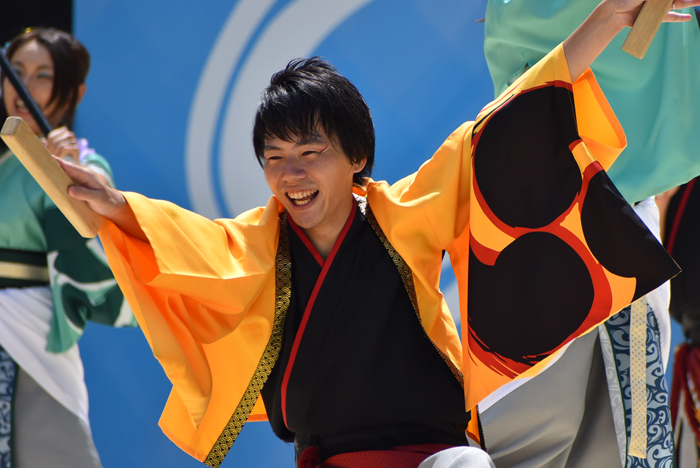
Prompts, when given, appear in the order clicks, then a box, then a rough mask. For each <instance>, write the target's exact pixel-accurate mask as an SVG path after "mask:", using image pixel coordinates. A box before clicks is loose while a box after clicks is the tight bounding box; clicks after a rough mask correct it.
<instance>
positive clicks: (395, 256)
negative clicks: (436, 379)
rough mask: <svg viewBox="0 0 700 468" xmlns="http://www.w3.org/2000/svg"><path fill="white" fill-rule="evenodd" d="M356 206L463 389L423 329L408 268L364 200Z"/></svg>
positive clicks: (461, 378) (459, 377)
mask: <svg viewBox="0 0 700 468" xmlns="http://www.w3.org/2000/svg"><path fill="white" fill-rule="evenodd" d="M358 206H359V208H360V210H361V211H362V212H363V214H364V215H365V217H366V218H367V221H368V222H369V225H370V226H372V229H373V230H374V233H375V234H376V235H377V237H378V238H379V240H380V241H381V242H382V244H384V247H385V248H386V250H387V251H388V252H389V256H390V257H391V260H392V261H393V262H394V265H396V269H397V270H399V276H401V281H403V284H404V287H405V288H406V292H407V293H408V297H409V298H410V299H411V304H412V305H413V310H414V311H415V313H416V317H418V321H419V322H420V324H421V328H422V329H423V333H425V336H426V338H428V340H429V341H430V343H432V345H433V347H434V348H435V350H436V351H437V352H438V354H440V356H441V357H442V359H443V360H444V361H445V364H447V367H449V368H450V371H452V374H453V375H454V376H455V378H456V379H457V381H458V382H459V384H460V385H461V386H462V388H464V375H463V374H462V371H461V370H459V369H458V368H457V366H455V364H454V363H453V362H452V360H451V359H450V358H449V357H447V355H446V354H445V353H444V352H442V350H441V349H440V348H438V347H437V346H436V345H435V343H433V340H431V339H430V336H428V333H427V332H426V331H425V328H424V327H423V321H422V320H421V317H420V312H419V311H418V297H417V296H416V287H415V284H414V283H413V272H412V271H411V269H410V268H409V266H408V265H407V264H406V261H405V260H404V259H403V257H402V256H401V255H399V253H398V252H397V251H396V249H395V248H394V246H393V245H391V243H390V242H389V239H387V237H386V234H384V231H383V230H382V228H381V226H380V225H379V223H378V222H377V218H375V217H374V213H372V209H371V208H370V206H369V204H368V203H367V202H366V200H363V199H361V198H358Z"/></svg>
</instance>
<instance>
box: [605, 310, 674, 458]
mask: <svg viewBox="0 0 700 468" xmlns="http://www.w3.org/2000/svg"><path fill="white" fill-rule="evenodd" d="M630 316H631V309H630V307H626V308H625V309H623V310H622V311H621V312H619V313H618V314H616V315H614V316H613V317H611V318H610V319H609V320H608V321H607V322H606V323H605V328H606V330H607V333H608V335H609V337H610V343H611V345H612V349H613V353H614V355H615V363H616V365H617V378H618V381H619V383H620V389H621V393H622V402H623V405H624V409H625V425H626V428H627V440H628V444H629V439H630V437H631V434H632V429H631V424H632V389H631V387H630V376H629V371H630V342H629V330H630ZM659 343H660V336H659V327H658V324H657V322H656V317H655V316H654V312H653V311H652V310H651V308H650V307H649V306H648V305H647V339H646V347H647V434H648V435H647V458H646V459H642V458H637V457H632V456H629V455H627V462H626V464H625V468H673V467H675V461H674V458H675V444H674V440H673V430H672V427H671V409H670V407H669V393H668V387H667V384H666V379H665V376H664V375H665V374H664V367H663V364H662V357H661V347H660V345H659Z"/></svg>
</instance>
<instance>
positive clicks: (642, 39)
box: [622, 0, 673, 59]
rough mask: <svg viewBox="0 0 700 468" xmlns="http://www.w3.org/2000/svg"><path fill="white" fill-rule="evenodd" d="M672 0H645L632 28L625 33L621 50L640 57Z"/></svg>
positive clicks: (645, 51)
mask: <svg viewBox="0 0 700 468" xmlns="http://www.w3.org/2000/svg"><path fill="white" fill-rule="evenodd" d="M672 3H673V0H647V1H646V2H644V6H642V10H641V11H640V12H639V15H638V16H637V19H636V20H635V21H634V25H633V26H632V30H631V31H630V32H629V34H628V35H627V39H625V42H624V44H622V50H624V51H625V52H627V53H628V54H630V55H633V56H635V57H637V58H638V59H641V58H643V57H644V54H646V53H647V49H649V46H650V45H651V41H653V40H654V36H655V35H656V32H657V31H658V30H659V27H660V26H661V23H662V22H663V20H664V16H666V13H668V11H669V10H670V9H671V5H672Z"/></svg>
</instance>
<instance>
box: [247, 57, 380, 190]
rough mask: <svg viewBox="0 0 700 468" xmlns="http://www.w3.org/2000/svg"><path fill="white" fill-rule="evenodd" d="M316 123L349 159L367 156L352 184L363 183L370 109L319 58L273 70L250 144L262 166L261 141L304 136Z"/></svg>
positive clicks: (368, 168) (369, 162)
mask: <svg viewBox="0 0 700 468" xmlns="http://www.w3.org/2000/svg"><path fill="white" fill-rule="evenodd" d="M319 125H321V127H322V128H323V130H324V131H325V132H326V135H328V137H329V138H330V139H331V140H332V141H333V143H335V144H337V145H339V146H340V148H341V149H342V150H343V152H344V153H345V154H346V155H347V157H348V159H349V160H350V162H351V163H356V162H359V161H362V160H366V163H365V167H364V169H363V170H362V171H360V172H358V173H357V174H355V176H354V177H353V183H354V184H355V185H359V186H363V185H365V183H364V178H365V177H369V176H370V175H371V174H372V167H373V166H374V126H373V125H372V115H371V114H370V111H369V107H367V103H366V102H365V100H364V99H363V97H362V95H361V94H360V92H359V91H358V90H357V88H356V87H355V86H354V85H353V84H352V83H351V82H350V81H349V80H348V79H347V78H345V77H344V76H342V75H341V74H340V73H338V70H336V69H335V67H334V66H333V65H331V64H330V63H328V62H326V61H325V60H322V59H320V58H319V57H312V58H310V59H296V60H292V61H291V62H289V64H288V65H287V67H286V68H285V69H284V70H282V71H280V72H277V73H275V74H274V75H273V76H272V79H271V80H270V86H268V87H267V89H265V91H264V92H263V95H262V99H261V102H260V105H259V106H258V110H257V112H256V114H255V124H254V127H253V147H254V148H255V155H256V157H257V158H258V162H259V163H260V165H261V166H264V165H265V158H264V154H263V151H264V148H265V142H266V141H267V140H269V139H271V138H273V137H277V138H280V139H282V140H286V141H291V140H292V139H293V138H299V139H301V140H304V139H306V138H309V137H311V136H313V135H315V134H317V133H318V126H319Z"/></svg>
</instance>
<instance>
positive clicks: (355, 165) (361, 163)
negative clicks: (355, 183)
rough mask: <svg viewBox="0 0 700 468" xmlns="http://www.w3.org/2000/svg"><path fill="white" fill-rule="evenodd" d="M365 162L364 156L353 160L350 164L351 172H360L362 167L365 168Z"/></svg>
mask: <svg viewBox="0 0 700 468" xmlns="http://www.w3.org/2000/svg"><path fill="white" fill-rule="evenodd" d="M366 164H367V158H364V159H362V160H360V161H355V162H354V163H353V164H352V173H353V174H357V173H358V172H362V169H364V168H365V165H366Z"/></svg>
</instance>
